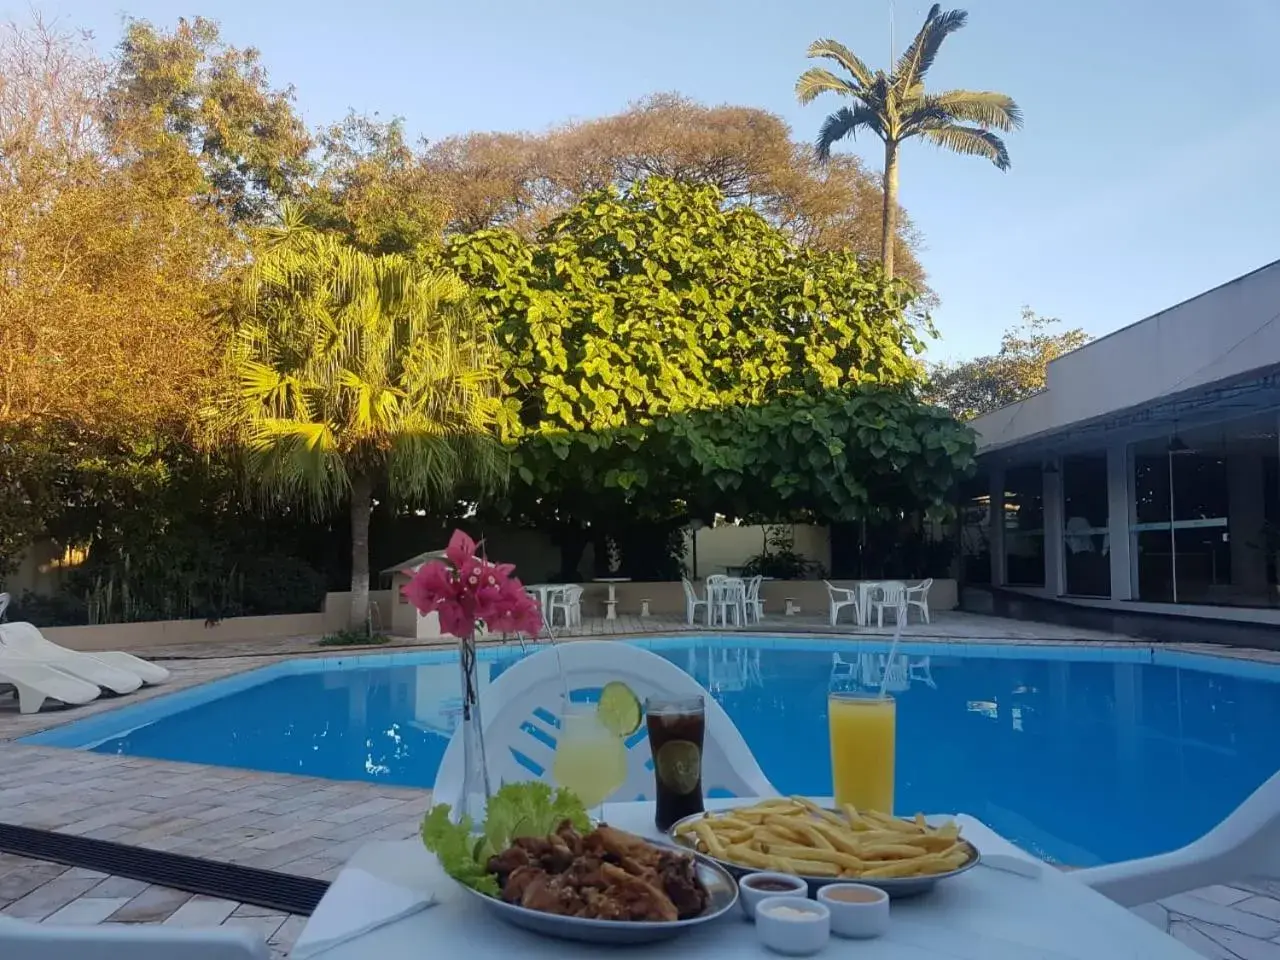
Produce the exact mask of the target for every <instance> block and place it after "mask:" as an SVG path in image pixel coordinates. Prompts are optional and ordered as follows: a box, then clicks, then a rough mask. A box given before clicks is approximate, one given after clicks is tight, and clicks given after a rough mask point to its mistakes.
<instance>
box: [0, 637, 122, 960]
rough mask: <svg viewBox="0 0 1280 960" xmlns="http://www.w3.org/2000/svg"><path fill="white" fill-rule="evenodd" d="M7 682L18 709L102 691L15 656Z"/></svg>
mask: <svg viewBox="0 0 1280 960" xmlns="http://www.w3.org/2000/svg"><path fill="white" fill-rule="evenodd" d="M3 685H8V686H11V687H13V688H14V689H15V690H16V691H17V692H18V709H19V711H21V712H22V713H35V712H36V711H38V710H39V709H40V708H41V707H42V706H43V705H44V702H45V701H46V700H58V701H60V702H61V703H66V704H81V703H88V702H89V701H90V700H96V699H97V698H98V694H100V693H101V692H102V691H101V690H100V689H99V688H98V685H97V684H96V683H89V682H88V681H87V680H80V679H78V678H76V677H73V676H71V675H70V674H67V673H63V672H62V671H61V670H58V669H56V668H54V667H51V666H49V665H48V664H45V663H39V662H36V661H33V660H19V659H17V658H15V657H0V686H3ZM2 955H3V954H0V956H2Z"/></svg>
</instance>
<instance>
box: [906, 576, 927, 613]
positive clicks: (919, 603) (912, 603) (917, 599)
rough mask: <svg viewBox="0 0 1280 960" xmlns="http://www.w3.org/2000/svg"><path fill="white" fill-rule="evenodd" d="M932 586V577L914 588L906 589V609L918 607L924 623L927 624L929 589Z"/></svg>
mask: <svg viewBox="0 0 1280 960" xmlns="http://www.w3.org/2000/svg"><path fill="white" fill-rule="evenodd" d="M932 586H933V577H929V578H928V579H927V580H921V581H920V582H919V583H917V584H916V585H915V586H914V587H907V597H906V599H907V607H908V611H909V610H910V608H911V607H918V608H919V610H920V616H921V617H923V618H924V622H925V623H928V622H929V588H930V587H932Z"/></svg>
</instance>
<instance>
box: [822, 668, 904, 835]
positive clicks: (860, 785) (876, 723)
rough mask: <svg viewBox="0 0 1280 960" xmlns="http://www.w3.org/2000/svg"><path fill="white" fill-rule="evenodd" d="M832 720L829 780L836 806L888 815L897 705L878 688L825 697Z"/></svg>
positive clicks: (835, 693) (891, 788) (891, 807)
mask: <svg viewBox="0 0 1280 960" xmlns="http://www.w3.org/2000/svg"><path fill="white" fill-rule="evenodd" d="M827 712H828V715H829V716H830V719H831V779H832V782H833V787H834V793H835V800H836V803H837V804H838V805H842V804H846V803H851V804H853V805H854V806H855V807H857V808H858V809H860V810H877V811H879V812H881V813H889V814H891V813H893V756H894V750H895V741H896V736H895V733H896V725H897V723H896V721H897V707H896V704H895V702H894V699H893V697H890V696H880V694H879V693H878V692H865V691H835V690H833V691H832V692H831V693H829V694H828V695H827Z"/></svg>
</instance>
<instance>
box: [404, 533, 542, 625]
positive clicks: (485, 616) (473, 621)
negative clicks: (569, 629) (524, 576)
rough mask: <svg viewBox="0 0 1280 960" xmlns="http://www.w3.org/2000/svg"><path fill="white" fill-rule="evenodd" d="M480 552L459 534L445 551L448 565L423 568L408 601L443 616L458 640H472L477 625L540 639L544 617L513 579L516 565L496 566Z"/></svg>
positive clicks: (407, 593)
mask: <svg viewBox="0 0 1280 960" xmlns="http://www.w3.org/2000/svg"><path fill="white" fill-rule="evenodd" d="M475 551H476V542H475V541H474V540H472V539H471V538H470V537H469V536H467V535H466V534H465V533H463V532H462V531H461V530H455V531H454V533H453V536H452V537H451V538H450V539H449V546H448V547H447V548H446V549H445V556H446V557H447V558H448V562H447V563H446V562H444V561H439V560H437V561H433V562H432V563H427V564H423V565H422V566H421V567H419V568H418V570H417V572H415V573H414V575H413V579H412V580H410V581H409V583H408V584H407V585H406V586H405V588H404V595H405V598H406V599H407V600H409V602H410V603H412V604H413V605H414V606H415V607H417V608H418V610H419V611H421V612H422V613H438V614H439V616H440V628H441V630H443V631H444V632H445V633H449V634H452V635H453V636H455V637H469V636H471V635H472V633H474V631H475V628H476V627H477V626H484V627H485V628H486V629H488V630H489V631H490V632H491V633H525V634H528V635H530V636H537V634H538V633H539V632H540V631H541V629H542V612H541V611H540V610H539V608H538V604H537V601H535V600H534V599H533V598H532V597H531V596H529V595H528V594H527V593H525V591H524V586H523V584H521V582H520V581H519V580H518V579H516V578H515V577H514V576H512V574H513V573H514V572H515V566H514V565H513V564H510V563H492V562H490V561H489V560H487V559H485V558H483V557H477V556H476V552H475Z"/></svg>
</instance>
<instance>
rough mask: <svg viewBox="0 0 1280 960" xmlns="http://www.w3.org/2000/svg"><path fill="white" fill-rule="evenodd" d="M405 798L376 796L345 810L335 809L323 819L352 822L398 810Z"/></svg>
mask: <svg viewBox="0 0 1280 960" xmlns="http://www.w3.org/2000/svg"><path fill="white" fill-rule="evenodd" d="M404 804H405V801H404V800H390V799H384V798H382V797H375V798H374V799H372V800H366V801H365V802H364V803H358V804H356V805H355V806H354V807H347V808H346V809H344V810H334V811H333V812H332V813H328V814H325V816H323V817H321V818H320V819H321V820H325V821H327V822H329V823H337V824H343V823H350V822H351V821H353V820H360V819H361V818H363V817H370V816H374V815H376V814H380V813H389V812H390V811H392V810H398V809H400V808H401V807H402V806H404Z"/></svg>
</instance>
